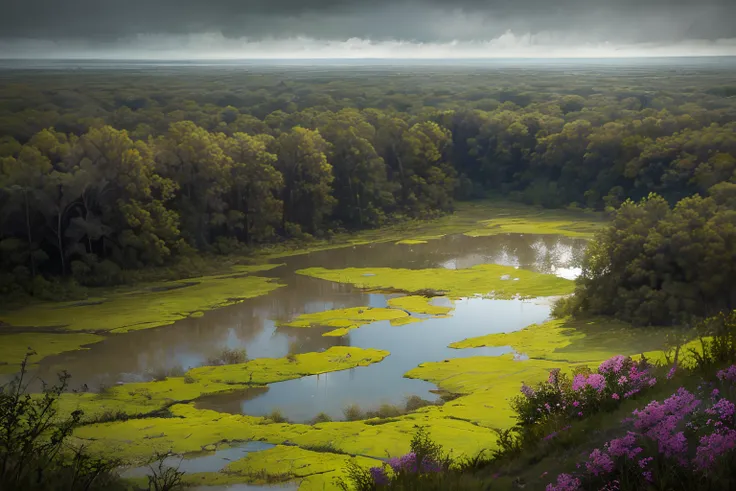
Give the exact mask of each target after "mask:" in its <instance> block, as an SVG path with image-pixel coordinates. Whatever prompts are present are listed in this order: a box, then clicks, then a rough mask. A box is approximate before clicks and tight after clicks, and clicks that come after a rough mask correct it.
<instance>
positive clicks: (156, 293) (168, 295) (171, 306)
mask: <svg viewBox="0 0 736 491" xmlns="http://www.w3.org/2000/svg"><path fill="white" fill-rule="evenodd" d="M278 266H279V265H278V264H262V265H254V266H239V267H237V268H236V269H234V270H233V272H231V273H230V274H226V275H217V276H203V277H199V278H192V279H189V280H186V281H174V282H164V283H157V284H154V285H148V286H147V287H141V288H138V289H136V290H133V291H125V292H121V293H111V294H110V295H109V296H107V297H104V298H97V299H89V300H87V301H83V302H52V303H44V304H39V305H33V306H28V307H25V308H22V309H19V310H14V311H10V312H4V313H2V314H0V322H2V323H6V324H10V325H12V326H24V327H31V326H33V327H45V328H59V329H63V330H68V331H88V332H112V333H122V332H128V331H135V330H139V329H149V328H152V327H158V326H165V325H169V324H173V323H174V322H176V321H178V320H180V319H184V318H186V317H188V316H189V315H190V314H194V316H197V315H201V314H199V312H203V311H207V310H212V309H216V308H218V307H224V306H226V305H232V304H234V303H238V302H241V301H243V300H245V299H247V298H252V297H257V296H260V295H265V294H267V293H269V292H271V291H273V290H275V289H277V288H279V287H280V286H283V285H280V284H278V283H276V282H274V281H273V280H271V279H269V278H263V277H260V276H251V275H249V273H253V272H256V271H265V270H269V269H273V268H275V267H278ZM0 329H1V328H0Z"/></svg>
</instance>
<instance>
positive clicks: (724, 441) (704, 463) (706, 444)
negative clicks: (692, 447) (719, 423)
mask: <svg viewBox="0 0 736 491" xmlns="http://www.w3.org/2000/svg"><path fill="white" fill-rule="evenodd" d="M734 448H736V431H734V430H732V429H730V428H729V429H727V430H725V431H717V432H715V433H713V434H711V435H705V436H703V437H701V438H700V445H698V448H697V449H696V451H695V459H693V462H694V463H695V466H696V467H697V468H698V469H699V470H701V471H705V470H708V469H709V468H711V467H712V466H713V465H714V464H715V463H716V460H717V459H718V458H719V457H721V456H722V455H723V454H725V453H727V452H731V451H732V450H733V449H734Z"/></svg>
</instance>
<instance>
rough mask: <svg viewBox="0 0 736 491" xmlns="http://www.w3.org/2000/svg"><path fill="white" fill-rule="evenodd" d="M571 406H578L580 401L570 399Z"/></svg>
mask: <svg viewBox="0 0 736 491" xmlns="http://www.w3.org/2000/svg"><path fill="white" fill-rule="evenodd" d="M572 405H573V407H578V406H579V405H580V403H579V402H578V401H572Z"/></svg>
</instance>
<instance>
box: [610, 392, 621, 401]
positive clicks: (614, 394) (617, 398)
mask: <svg viewBox="0 0 736 491" xmlns="http://www.w3.org/2000/svg"><path fill="white" fill-rule="evenodd" d="M611 398H612V399H614V400H617V401H618V400H619V399H620V397H619V395H618V394H616V393H615V392H614V393H613V394H611Z"/></svg>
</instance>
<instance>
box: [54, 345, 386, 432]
mask: <svg viewBox="0 0 736 491" xmlns="http://www.w3.org/2000/svg"><path fill="white" fill-rule="evenodd" d="M388 355H389V352H388V351H383V350H376V349H363V348H356V347H350V346H333V347H331V348H329V349H328V350H326V351H323V352H320V353H305V354H301V355H295V356H294V357H286V358H258V359H255V360H251V361H248V362H246V363H240V364H236V365H223V366H216V367H200V368H194V369H192V370H189V371H188V372H187V373H186V374H185V376H184V377H169V378H166V379H165V380H160V381H153V382H138V383H130V384H122V385H117V386H114V387H110V388H107V389H106V390H104V391H103V392H101V393H99V394H91V393H82V394H73V393H68V394H63V396H62V398H61V406H60V413H61V414H70V413H71V412H72V411H74V410H77V409H80V410H82V411H84V413H85V414H86V418H85V419H86V420H88V421H89V420H94V419H95V418H99V417H102V416H105V415H107V414H118V415H126V416H134V415H141V414H148V413H151V412H155V411H159V410H161V409H164V408H166V407H168V406H170V405H172V404H175V403H178V402H188V401H193V400H196V399H199V398H201V397H204V396H209V395H214V394H221V393H226V392H233V391H237V390H243V389H246V388H257V389H258V388H260V389H262V390H267V387H265V385H266V384H271V383H276V382H283V381H285V380H291V379H295V378H300V377H304V376H308V375H318V374H322V373H327V372H334V371H338V370H346V369H349V368H355V367H358V366H367V365H370V364H371V363H377V362H379V361H381V360H383V359H384V358H385V357H386V356H388Z"/></svg>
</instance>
